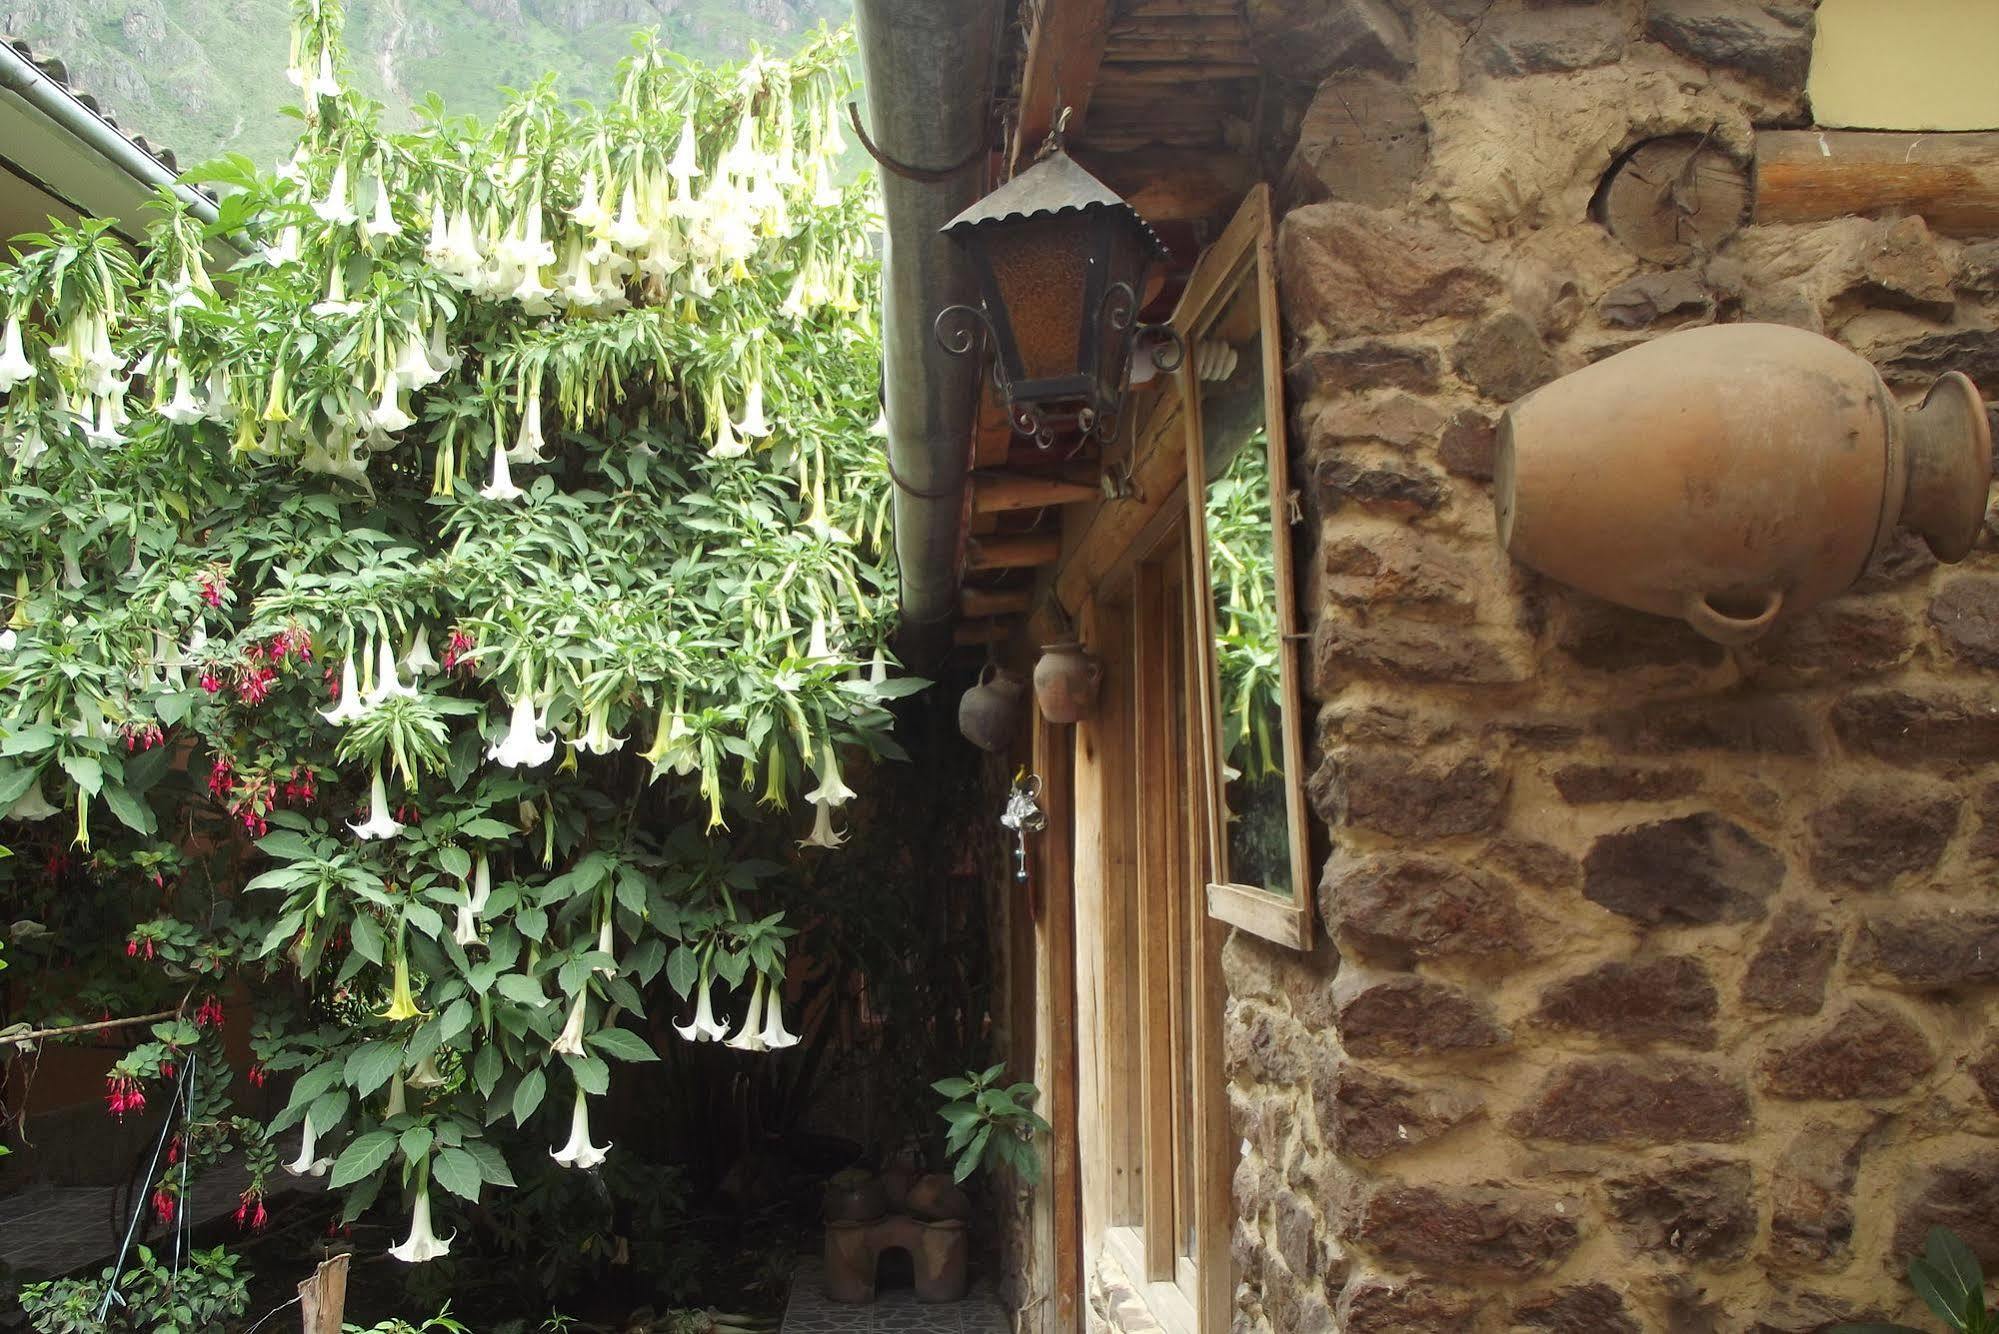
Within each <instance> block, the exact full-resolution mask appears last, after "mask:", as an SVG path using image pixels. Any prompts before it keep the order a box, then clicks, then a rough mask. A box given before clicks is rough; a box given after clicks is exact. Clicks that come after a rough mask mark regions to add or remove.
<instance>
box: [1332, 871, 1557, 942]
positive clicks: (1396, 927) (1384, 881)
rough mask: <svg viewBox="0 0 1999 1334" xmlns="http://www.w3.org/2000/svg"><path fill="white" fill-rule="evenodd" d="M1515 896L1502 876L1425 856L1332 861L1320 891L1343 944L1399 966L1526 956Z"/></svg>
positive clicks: (1525, 934)
mask: <svg viewBox="0 0 1999 1334" xmlns="http://www.w3.org/2000/svg"><path fill="white" fill-rule="evenodd" d="M1515 897H1516V896H1515V894H1514V892H1513V887H1512V886H1511V885H1508V884H1507V883H1506V882H1505V881H1503V880H1501V879H1499V878H1498V877H1497V876H1493V875H1488V874H1486V873H1485V872H1483V871H1479V870H1474V869H1472V868H1471V867H1468V866H1463V865H1460V864H1459V863H1457V862H1454V861H1449V860H1447V859H1445V858H1442V857H1432V856H1428V855H1426V854H1423V853H1381V854H1378V855H1374V856H1364V857H1344V856H1335V857H1333V858H1332V859H1331V860H1330V861H1328V862H1327V863H1326V872H1325V876H1324V879H1323V880H1322V882H1321V884H1320V888H1319V900H1320V912H1321V913H1322V915H1323V916H1324V917H1325V920H1326V925H1327V927H1328V929H1329V930H1331V931H1332V932H1333V934H1334V936H1335V937H1336V938H1337V939H1338V940H1339V941H1340V943H1341V944H1342V945H1343V946H1345V947H1346V948H1348V949H1350V950H1353V951H1356V952H1358V953H1359V954H1361V955H1363V956H1366V957H1368V958H1370V959H1372V960H1374V961H1375V962H1378V963H1382V964H1387V965H1389V966H1392V967H1398V968H1406V967H1409V966H1410V965H1411V964H1413V963H1414V962H1415V961H1417V960H1418V959H1436V958H1451V957H1461V958H1490V957H1494V956H1509V955H1518V954H1524V953H1526V952H1527V951H1528V948H1529V941H1528V932H1527V924H1526V922H1525V921H1524V920H1523V919H1522V917H1521V915H1520V909H1519V906H1518V904H1517V903H1516V902H1515Z"/></svg>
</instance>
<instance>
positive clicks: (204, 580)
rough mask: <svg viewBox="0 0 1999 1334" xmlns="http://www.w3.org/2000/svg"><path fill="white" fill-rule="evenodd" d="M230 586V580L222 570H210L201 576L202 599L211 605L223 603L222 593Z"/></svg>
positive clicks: (217, 605)
mask: <svg viewBox="0 0 1999 1334" xmlns="http://www.w3.org/2000/svg"><path fill="white" fill-rule="evenodd" d="M228 587H229V581H228V580H227V579H226V578H225V577H224V576H223V574H222V573H221V572H220V571H217V570H209V571H207V572H206V573H204V574H203V575H202V576H201V600H202V601H203V602H206V603H207V604H208V605H209V606H211V607H219V606H221V605H222V594H223V592H224V591H225V590H227V589H228Z"/></svg>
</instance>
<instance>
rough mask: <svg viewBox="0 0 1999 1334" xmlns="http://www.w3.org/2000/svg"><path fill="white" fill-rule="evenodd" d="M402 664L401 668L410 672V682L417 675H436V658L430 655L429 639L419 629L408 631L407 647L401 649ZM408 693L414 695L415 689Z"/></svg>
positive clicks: (414, 679)
mask: <svg viewBox="0 0 1999 1334" xmlns="http://www.w3.org/2000/svg"><path fill="white" fill-rule="evenodd" d="M402 665H403V670H404V671H406V672H408V673H409V674H410V681H411V682H412V683H414V682H415V681H416V680H417V678H418V677H423V676H436V675H437V672H438V667H437V659H436V658H433V657H431V656H430V641H429V640H428V639H426V638H424V634H423V631H422V630H421V629H418V630H413V631H411V632H410V643H409V647H408V648H406V649H404V650H403V663H402ZM410 693H411V694H412V695H414V694H415V693H416V691H414V690H412V691H410Z"/></svg>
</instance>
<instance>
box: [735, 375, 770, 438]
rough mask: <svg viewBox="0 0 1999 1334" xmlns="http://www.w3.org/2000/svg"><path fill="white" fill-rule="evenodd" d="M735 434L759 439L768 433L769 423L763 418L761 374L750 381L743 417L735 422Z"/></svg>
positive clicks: (762, 383)
mask: <svg viewBox="0 0 1999 1334" xmlns="http://www.w3.org/2000/svg"><path fill="white" fill-rule="evenodd" d="M736 434H737V435H739V436H741V437H743V438H744V439H745V440H761V439H763V438H764V437H765V436H767V435H769V434H770V423H769V422H768V421H766V420H765V419H764V382H763V377H762V376H757V377H756V378H754V379H752V380H751V381H750V397H749V401H748V402H747V403H746V404H745V405H744V407H743V419H742V420H741V421H739V422H737V423H736Z"/></svg>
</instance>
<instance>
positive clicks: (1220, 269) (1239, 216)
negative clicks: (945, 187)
mask: <svg viewBox="0 0 1999 1334" xmlns="http://www.w3.org/2000/svg"><path fill="white" fill-rule="evenodd" d="M1245 288H1247V289H1248V290H1252V291H1254V292H1255V294H1256V300H1257V307H1258V314H1259V320H1260V325H1261V328H1260V333H1261V337H1260V339H1259V340H1258V341H1259V345H1260V348H1261V353H1262V361H1263V399H1264V404H1263V410H1264V429H1265V434H1266V436H1267V437H1268V440H1269V445H1268V448H1269V451H1270V522H1271V527H1272V530H1273V540H1274V542H1275V544H1276V553H1277V561H1276V565H1277V618H1278V622H1277V629H1278V638H1279V643H1278V649H1279V651H1278V694H1279V709H1280V713H1281V717H1280V719H1279V723H1280V729H1279V730H1280V731H1281V732H1282V734H1283V745H1284V777H1285V783H1284V799H1285V808H1286V810H1285V814H1286V821H1287V824H1288V825H1289V829H1290V835H1291V884H1292V892H1291V893H1290V894H1288V895H1285V894H1278V893H1275V892H1273V891H1271V890H1269V889H1267V888H1264V887H1263V886H1260V885H1245V884H1238V883H1236V882H1234V881H1231V880H1230V879H1228V878H1227V876H1226V875H1217V876H1215V877H1214V878H1213V879H1212V880H1211V881H1210V882H1209V884H1208V913H1209V915H1210V916H1212V917H1215V918H1218V919H1220V920H1221V921H1224V922H1227V923H1228V924H1229V925H1231V926H1235V927H1239V928H1241V929H1242V930H1244V931H1248V932H1250V933H1251V934H1252V935H1256V936H1261V937H1263V938H1264V939H1266V940H1271V941H1275V942H1276V943H1278V944H1280V945H1288V946H1289V947H1291V948H1292V949H1295V950H1309V949H1311V948H1312V920H1313V917H1312V889H1311V886H1312V871H1311V846H1310V841H1309V833H1308V829H1309V826H1308V824H1307V822H1306V821H1307V815H1306V810H1305V746H1304V735H1303V733H1304V729H1303V718H1304V685H1303V681H1302V679H1301V678H1302V669H1301V667H1300V664H1299V661H1298V644H1299V642H1300V640H1301V639H1302V638H1303V635H1302V634H1301V632H1300V631H1299V628H1298V594H1297V584H1296V575H1295V572H1294V571H1293V569H1292V543H1291V522H1290V510H1291V500H1290V496H1291V476H1290V442H1289V438H1288V432H1287V430H1286V417H1285V411H1284V366H1283V331H1282V329H1281V327H1280V325H1279V321H1278V314H1277V247H1276V240H1275V236H1274V233H1273V231H1272V227H1271V217H1270V187H1269V186H1267V185H1258V186H1257V187H1256V188H1255V189H1253V190H1251V191H1250V193H1249V197H1248V198H1247V199H1245V200H1244V201H1243V204H1242V207H1241V208H1240V209H1238V210H1237V211H1236V215H1235V218H1234V219H1233V220H1232V221H1231V222H1230V223H1229V225H1228V229H1227V230H1226V231H1224V232H1223V233H1222V235H1221V238H1220V239H1219V240H1217V241H1216V242H1215V244H1214V245H1212V246H1210V247H1209V248H1208V250H1207V251H1206V253H1204V254H1203V255H1202V256H1201V259H1200V262H1199V263H1198V264H1196V265H1195V268H1194V273H1193V275H1192V277H1190V278H1189V279H1188V283H1187V290H1186V292H1185V294H1184V295H1183V296H1182V297H1181V299H1180V305H1179V308H1178V309H1177V310H1176V311H1175V312H1174V315H1173V323H1174V326H1175V327H1176V328H1178V329H1179V331H1180V333H1181V335H1182V336H1183V337H1184V338H1186V340H1187V343H1188V346H1189V349H1190V355H1189V356H1188V357H1187V360H1186V364H1185V365H1183V366H1182V367H1181V369H1180V372H1179V375H1178V376H1177V380H1178V385H1179V391H1180V398H1181V404H1182V408H1181V413H1180V419H1181V423H1182V429H1183V435H1184V442H1185V448H1186V482H1185V488H1186V501H1187V540H1188V547H1189V550H1190V558H1191V560H1192V568H1193V569H1194V570H1195V571H1197V572H1198V573H1199V575H1200V579H1199V583H1200V586H1202V587H1203V588H1206V589H1207V594H1206V596H1203V597H1199V598H1196V599H1195V602H1196V604H1197V606H1196V611H1197V615H1196V630H1195V642H1196V653H1197V657H1198V660H1199V662H1200V664H1201V674H1202V676H1203V677H1204V678H1205V680H1206V683H1207V688H1206V689H1205V690H1203V691H1201V692H1200V698H1201V707H1200V710H1199V713H1200V721H1201V735H1202V749H1203V752H1204V753H1205V755H1206V756H1207V761H1208V762H1207V764H1206V766H1205V772H1204V773H1203V775H1202V783H1201V793H1200V795H1201V800H1202V807H1203V809H1204V812H1205V815H1206V823H1207V838H1208V841H1209V843H1210V845H1211V846H1212V847H1213V848H1214V850H1215V852H1214V862H1215V864H1216V865H1217V866H1219V865H1221V863H1222V861H1223V860H1224V859H1225V858H1226V856H1227V847H1228V844H1227V842H1226V840H1225V838H1224V836H1223V835H1224V831H1223V824H1224V819H1225V817H1224V814H1223V812H1224V810H1225V809H1226V801H1225V799H1224V789H1225V786H1226V784H1225V781H1224V779H1223V777H1222V746H1221V699H1220V689H1221V687H1220V681H1219V678H1218V671H1217V667H1216V663H1215V652H1214V643H1215V603H1214V590H1213V589H1212V587H1209V585H1208V580H1207V570H1208V540H1207V522H1206V520H1207V515H1206V511H1205V510H1204V509H1203V506H1202V499H1203V478H1204V474H1205V467H1206V465H1205V461H1204V460H1205V448H1204V445H1205V442H1204V440H1203V438H1202V433H1201V386H1200V382H1199V380H1198V379H1197V378H1196V376H1195V374H1194V357H1193V356H1192V355H1191V349H1192V348H1193V346H1194V344H1195V342H1196V340H1197V339H1198V338H1199V337H1200V333H1201V331H1202V330H1204V329H1206V328H1207V327H1208V326H1209V325H1211V324H1212V323H1213V322H1214V321H1215V319H1216V318H1218V317H1219V316H1220V315H1221V313H1222V312H1223V311H1224V310H1226V309H1227V308H1228V305H1229V303H1230V302H1231V301H1234V300H1235V299H1236V298H1237V297H1238V296H1239V295H1240V294H1241V293H1242V292H1243V291H1244V290H1245Z"/></svg>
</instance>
